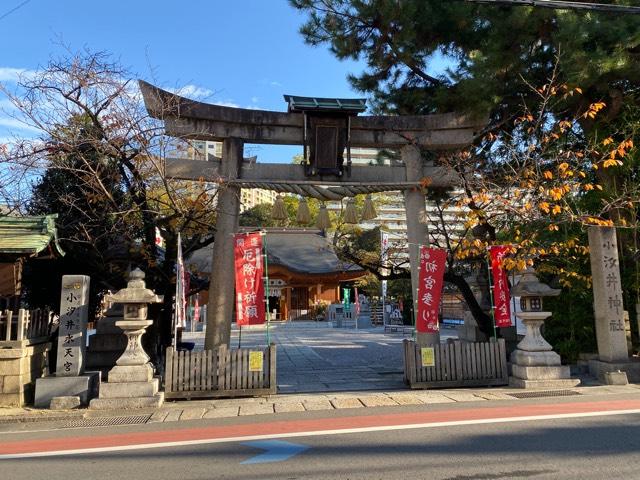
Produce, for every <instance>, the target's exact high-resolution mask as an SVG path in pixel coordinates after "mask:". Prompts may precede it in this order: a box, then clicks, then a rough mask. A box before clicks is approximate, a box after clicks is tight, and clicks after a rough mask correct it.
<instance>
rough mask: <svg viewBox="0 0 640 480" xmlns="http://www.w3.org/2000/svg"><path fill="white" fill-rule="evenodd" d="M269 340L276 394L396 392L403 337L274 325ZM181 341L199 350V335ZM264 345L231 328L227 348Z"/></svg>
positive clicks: (380, 331) (262, 335) (379, 331)
mask: <svg viewBox="0 0 640 480" xmlns="http://www.w3.org/2000/svg"><path fill="white" fill-rule="evenodd" d="M455 335H456V333H455V330H443V332H442V339H443V340H445V339H447V338H452V337H455ZM270 338H271V342H273V343H275V344H276V345H277V368H278V392H280V393H310V392H342V391H365V390H401V389H404V388H405V386H404V383H403V381H402V369H403V365H402V340H403V339H405V338H411V333H410V331H409V329H407V330H406V333H404V334H403V333H402V332H386V333H385V331H384V328H383V327H377V328H369V329H359V330H356V329H353V328H330V327H328V326H327V324H326V323H325V322H293V323H286V324H275V325H273V326H272V327H271V329H270ZM183 340H184V341H192V342H195V343H196V349H202V348H203V346H204V334H203V333H185V334H184V335H183ZM238 342H240V344H241V346H242V347H256V346H264V345H266V331H265V330H264V329H260V330H247V329H243V331H242V337H241V338H240V335H239V332H238V331H237V330H236V329H234V331H233V333H232V340H231V345H232V346H234V347H236V346H238Z"/></svg>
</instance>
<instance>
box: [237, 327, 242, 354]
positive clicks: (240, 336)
mask: <svg viewBox="0 0 640 480" xmlns="http://www.w3.org/2000/svg"><path fill="white" fill-rule="evenodd" d="M238 328H239V329H240V333H238V348H239V349H240V348H242V325H238Z"/></svg>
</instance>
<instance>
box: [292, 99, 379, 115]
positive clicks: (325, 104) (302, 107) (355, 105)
mask: <svg viewBox="0 0 640 480" xmlns="http://www.w3.org/2000/svg"><path fill="white" fill-rule="evenodd" d="M284 99H285V101H286V102H287V103H288V104H289V111H290V112H302V111H308V110H315V111H342V112H353V113H359V112H364V111H365V110H366V109H367V101H366V99H364V98H320V97H298V96H295V95H284Z"/></svg>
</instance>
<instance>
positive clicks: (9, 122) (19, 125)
mask: <svg viewBox="0 0 640 480" xmlns="http://www.w3.org/2000/svg"><path fill="white" fill-rule="evenodd" d="M0 126H2V127H8V128H15V129H18V130H28V131H30V132H41V130H40V129H39V128H37V127H34V126H33V125H29V124H27V123H24V122H23V121H21V120H18V119H17V118H11V117H0Z"/></svg>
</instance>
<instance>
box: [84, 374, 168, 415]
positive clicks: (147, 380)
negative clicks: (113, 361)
mask: <svg viewBox="0 0 640 480" xmlns="http://www.w3.org/2000/svg"><path fill="white" fill-rule="evenodd" d="M159 386H160V378H159V377H153V369H152V367H151V365H149V364H146V365H116V366H115V367H113V369H112V370H111V371H110V372H109V381H108V382H106V383H103V384H102V385H101V386H100V395H99V397H98V398H94V399H93V400H91V403H90V404H89V408H92V409H96V410H107V409H126V408H145V407H160V406H161V405H162V404H163V403H164V392H159V391H158V390H159Z"/></svg>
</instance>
